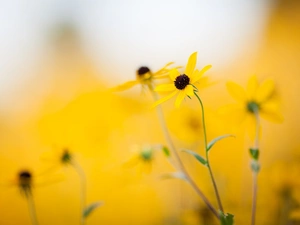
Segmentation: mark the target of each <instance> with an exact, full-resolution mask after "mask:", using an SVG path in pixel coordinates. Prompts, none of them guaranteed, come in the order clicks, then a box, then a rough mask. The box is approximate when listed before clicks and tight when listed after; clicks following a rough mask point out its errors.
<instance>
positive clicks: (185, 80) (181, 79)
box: [174, 74, 190, 90]
mask: <svg viewBox="0 0 300 225" xmlns="http://www.w3.org/2000/svg"><path fill="white" fill-rule="evenodd" d="M174 83H175V87H176V88H177V89H179V90H183V89H185V87H186V86H187V85H188V84H189V83H190V78H189V77H188V76H187V75H185V74H181V75H179V76H178V77H176V80H175V81H174Z"/></svg>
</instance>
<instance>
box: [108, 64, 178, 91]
mask: <svg viewBox="0 0 300 225" xmlns="http://www.w3.org/2000/svg"><path fill="white" fill-rule="evenodd" d="M172 64H173V62H169V63H167V64H166V65H165V66H164V67H163V68H161V69H160V70H158V71H156V72H154V73H153V72H152V71H151V70H150V69H149V68H148V67H146V66H142V67H140V68H139V69H138V70H137V71H136V79H135V80H131V81H127V82H125V83H124V84H121V85H119V86H117V87H114V88H112V89H111V90H112V91H115V92H117V91H125V90H127V89H129V88H131V87H133V86H135V85H137V84H141V85H142V86H145V85H146V86H148V85H151V83H152V81H153V80H154V79H162V78H166V77H167V73H168V71H169V69H168V67H169V66H170V65H172Z"/></svg>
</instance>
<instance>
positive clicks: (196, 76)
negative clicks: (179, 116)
mask: <svg viewBox="0 0 300 225" xmlns="http://www.w3.org/2000/svg"><path fill="white" fill-rule="evenodd" d="M196 62H197V52H194V53H193V54H191V56H190V57H189V60H188V62H187V65H186V68H185V71H184V73H183V74H180V73H179V71H178V69H177V68H174V69H172V70H170V71H169V77H170V78H171V81H172V83H170V84H161V85H159V86H157V87H156V88H155V89H154V90H155V91H157V92H171V93H170V94H169V95H167V96H165V97H164V98H161V99H160V100H158V101H156V102H155V103H154V106H157V105H159V104H161V103H163V102H165V101H167V100H169V99H170V98H172V97H173V96H175V95H177V98H176V101H175V106H176V107H179V106H180V104H181V102H182V101H183V99H184V98H185V97H186V96H188V97H192V96H193V95H194V91H196V87H195V84H196V83H198V82H201V79H202V78H203V74H204V73H205V72H206V71H207V70H208V69H210V68H211V65H207V66H205V67H204V68H203V69H202V70H201V71H199V70H197V69H196V70H195V66H196Z"/></svg>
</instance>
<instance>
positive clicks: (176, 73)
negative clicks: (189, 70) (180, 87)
mask: <svg viewBox="0 0 300 225" xmlns="http://www.w3.org/2000/svg"><path fill="white" fill-rule="evenodd" d="M179 75H180V73H179V71H178V70H177V69H175V68H174V69H171V70H170V71H169V76H170V78H171V80H172V81H175V80H176V77H178V76H179Z"/></svg>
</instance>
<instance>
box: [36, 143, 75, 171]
mask: <svg viewBox="0 0 300 225" xmlns="http://www.w3.org/2000/svg"><path fill="white" fill-rule="evenodd" d="M41 159H42V160H43V161H45V162H46V163H48V164H49V166H50V169H59V168H60V167H62V166H68V165H71V164H73V161H74V154H73V152H71V151H70V149H69V148H66V147H64V148H53V149H52V150H51V151H47V152H45V153H44V154H43V155H42V156H41Z"/></svg>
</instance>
